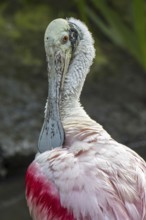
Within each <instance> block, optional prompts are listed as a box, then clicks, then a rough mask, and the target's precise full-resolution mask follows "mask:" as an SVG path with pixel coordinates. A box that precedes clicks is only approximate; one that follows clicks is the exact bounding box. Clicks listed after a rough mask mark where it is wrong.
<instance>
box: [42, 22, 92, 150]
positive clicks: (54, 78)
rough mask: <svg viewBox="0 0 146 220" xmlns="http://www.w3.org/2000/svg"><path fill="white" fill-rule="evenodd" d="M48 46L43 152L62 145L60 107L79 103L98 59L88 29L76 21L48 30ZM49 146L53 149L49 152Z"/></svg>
mask: <svg viewBox="0 0 146 220" xmlns="http://www.w3.org/2000/svg"><path fill="white" fill-rule="evenodd" d="M44 42H45V51H46V58H47V63H48V83H49V87H48V88H49V89H48V102H47V106H46V113H45V120H44V124H43V128H42V131H41V134H40V138H39V150H40V151H41V152H43V151H45V150H47V149H49V148H50V147H51V148H52V147H57V146H61V145H62V143H63V141H64V131H63V127H62V123H61V116H60V106H61V105H62V103H63V101H64V100H66V99H67V100H69V102H73V100H75V99H76V100H78V98H79V96H80V92H81V89H82V86H83V83H84V80H85V77H86V75H87V73H88V71H89V68H90V66H91V64H92V60H93V58H94V56H95V49H94V46H93V44H94V41H93V39H92V36H91V33H90V32H89V31H88V29H87V27H86V25H84V24H83V23H82V22H81V21H79V20H76V19H74V18H70V19H66V20H65V19H61V18H59V19H56V20H53V21H52V22H51V23H50V24H49V25H48V27H47V29H46V32H45V36H44ZM52 140H54V141H52ZM48 145H51V146H50V147H49V148H48ZM44 146H45V147H44Z"/></svg>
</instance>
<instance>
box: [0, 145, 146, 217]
mask: <svg viewBox="0 0 146 220" xmlns="http://www.w3.org/2000/svg"><path fill="white" fill-rule="evenodd" d="M134 150H135V151H137V153H139V154H140V155H141V156H142V157H143V158H144V159H145V160H146V147H145V146H143V147H138V148H137V147H135V148H134ZM24 176H25V174H23V175H21V176H20V175H16V176H15V177H9V178H7V179H6V180H4V181H2V182H1V183H0V220H30V219H31V218H30V216H29V212H28V208H27V206H26V201H25V186H24V182H25V181H24Z"/></svg>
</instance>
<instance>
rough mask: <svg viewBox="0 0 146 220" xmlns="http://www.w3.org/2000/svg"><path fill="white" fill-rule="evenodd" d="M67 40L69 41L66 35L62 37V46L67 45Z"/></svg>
mask: <svg viewBox="0 0 146 220" xmlns="http://www.w3.org/2000/svg"><path fill="white" fill-rule="evenodd" d="M68 39H69V37H68V36H67V35H65V36H63V38H62V43H63V44H65V43H67V41H68Z"/></svg>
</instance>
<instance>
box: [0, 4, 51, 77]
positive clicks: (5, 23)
mask: <svg viewBox="0 0 146 220" xmlns="http://www.w3.org/2000/svg"><path fill="white" fill-rule="evenodd" d="M21 2H23V4H24V3H25V0H24V1H21ZM24 5H25V6H24ZM24 5H23V7H21V8H20V7H18V9H17V7H16V9H15V11H13V13H9V11H10V8H11V7H12V6H11V5H10V4H9V3H3V4H0V30H1V31H0V56H1V57H2V59H1V60H0V64H1V66H2V67H3V71H4V72H5V71H6V72H7V73H8V72H10V74H12V73H13V72H15V73H14V74H17V75H19V76H20V75H21V76H24V75H25V73H26V72H27V71H28V69H29V70H30V71H31V74H39V73H40V71H41V69H42V67H43V64H44V63H43V61H44V60H45V59H44V57H45V53H44V45H43V38H44V30H45V29H46V27H47V25H48V23H49V22H50V20H51V19H52V17H51V16H52V15H51V9H50V8H49V7H47V5H43V4H41V5H39V4H34V5H33V4H24ZM8 63H9V65H8Z"/></svg>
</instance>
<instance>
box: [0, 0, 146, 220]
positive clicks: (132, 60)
mask: <svg viewBox="0 0 146 220" xmlns="http://www.w3.org/2000/svg"><path fill="white" fill-rule="evenodd" d="M58 17H62V18H66V17H75V18H78V19H80V20H82V21H84V22H85V23H86V24H87V25H88V27H89V29H90V31H91V32H92V33H93V37H94V39H95V47H96V58H95V60H94V64H93V66H92V69H91V73H90V74H89V75H88V77H87V80H86V83H85V86H84V90H83V93H82V97H81V102H82V104H83V106H84V107H85V109H86V111H87V112H88V113H89V115H90V116H91V117H92V118H94V119H95V120H96V121H98V122H99V123H101V124H102V125H103V126H104V128H105V129H106V130H107V131H108V132H109V133H110V134H111V135H112V136H113V138H115V139H116V140H117V141H120V142H122V143H123V144H126V145H128V146H129V147H131V148H133V149H134V150H135V151H137V152H138V153H139V154H140V155H141V156H142V157H143V158H145V159H146V2H145V1H144V0H123V1H116V0H102V1H100V0H90V1H87V0H72V1H67V0H62V1H58V0H43V1H40V0H35V1H34V0H13V1H8V0H1V2H0V103H1V106H0V116H1V123H0V179H1V180H0V215H1V217H0V219H1V220H10V219H15V220H17V219H19V220H20V219H21V220H28V219H29V214H28V210H27V207H26V202H25V198H24V197H25V196H24V182H25V181H24V176H25V170H26V168H27V166H28V164H29V163H30V162H31V161H32V160H33V158H34V154H35V153H36V150H37V149H36V146H37V140H38V136H39V132H40V128H41V124H42V122H43V112H44V105H45V101H46V98H47V73H46V61H45V59H46V58H45V52H44V42H43V38H44V31H45V29H46V27H47V25H48V23H49V22H50V21H51V20H53V19H55V18H58Z"/></svg>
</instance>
